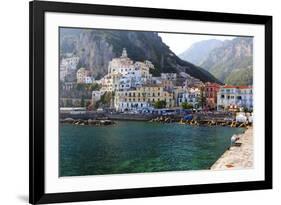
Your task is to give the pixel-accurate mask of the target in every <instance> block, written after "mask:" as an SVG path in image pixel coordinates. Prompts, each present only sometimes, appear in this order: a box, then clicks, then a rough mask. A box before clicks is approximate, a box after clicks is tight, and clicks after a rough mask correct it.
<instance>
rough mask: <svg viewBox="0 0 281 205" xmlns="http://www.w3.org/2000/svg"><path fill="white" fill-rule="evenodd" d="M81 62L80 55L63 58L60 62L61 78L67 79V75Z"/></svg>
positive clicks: (62, 79)
mask: <svg viewBox="0 0 281 205" xmlns="http://www.w3.org/2000/svg"><path fill="white" fill-rule="evenodd" d="M78 62H79V57H75V56H74V57H67V58H63V59H62V60H61V62H60V80H61V81H65V77H66V76H67V75H68V74H70V73H72V72H75V70H76V69H77V65H78Z"/></svg>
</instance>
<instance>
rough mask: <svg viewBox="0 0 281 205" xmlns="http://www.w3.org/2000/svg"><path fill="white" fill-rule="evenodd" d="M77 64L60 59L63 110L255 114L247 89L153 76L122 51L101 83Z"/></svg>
mask: <svg viewBox="0 0 281 205" xmlns="http://www.w3.org/2000/svg"><path fill="white" fill-rule="evenodd" d="M78 62H79V58H78V57H76V56H71V55H69V56H67V57H65V58H62V59H61V62H60V81H61V91H60V93H61V96H60V106H61V109H63V108H65V107H70V108H71V107H72V108H74V107H80V108H85V109H86V110H89V111H106V110H110V111H111V112H119V113H132V114H134V113H135V114H143V113H153V112H162V113H165V112H168V111H173V110H176V109H186V110H188V109H189V110H193V111H245V112H246V111H252V110H253V88H252V86H251V85H249V86H232V85H220V84H217V83H211V82H206V83H203V82H202V81H200V80H199V79H196V78H193V77H191V76H189V75H188V74H186V73H184V74H178V73H161V75H160V76H158V77H155V76H152V74H151V70H153V69H155V67H154V65H153V64H152V62H150V61H148V60H145V61H143V62H140V61H136V62H134V61H133V60H131V59H130V58H129V57H128V54H127V51H126V48H124V49H123V52H122V54H121V56H120V57H119V58H113V59H112V60H111V61H110V62H109V65H108V72H107V74H106V75H105V76H103V77H102V78H100V79H95V78H94V77H93V76H94V75H93V71H92V70H91V69H89V68H84V67H80V68H78ZM184 75H185V76H184ZM183 76H184V77H185V78H184V80H182V79H183ZM179 79H180V80H179ZM79 89H80V90H83V92H77V93H78V94H73V93H75V92H73V90H78V91H79ZM68 93H72V96H70V95H68ZM79 93H80V94H79ZM81 93H82V94H81Z"/></svg>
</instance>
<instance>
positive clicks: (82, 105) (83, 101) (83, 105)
mask: <svg viewBox="0 0 281 205" xmlns="http://www.w3.org/2000/svg"><path fill="white" fill-rule="evenodd" d="M80 105H81V107H85V97H84V95H82V98H81V103H80Z"/></svg>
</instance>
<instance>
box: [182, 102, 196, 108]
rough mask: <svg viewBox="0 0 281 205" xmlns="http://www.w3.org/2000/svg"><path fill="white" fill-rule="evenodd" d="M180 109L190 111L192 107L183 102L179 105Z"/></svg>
mask: <svg viewBox="0 0 281 205" xmlns="http://www.w3.org/2000/svg"><path fill="white" fill-rule="evenodd" d="M181 107H182V109H192V108H193V105H192V104H190V103H187V102H183V103H182V104H181Z"/></svg>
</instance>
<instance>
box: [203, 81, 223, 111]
mask: <svg viewBox="0 0 281 205" xmlns="http://www.w3.org/2000/svg"><path fill="white" fill-rule="evenodd" d="M220 87H221V86H220V85H219V84H217V83H210V82H207V83H205V87H204V95H205V98H206V101H205V109H208V110H214V109H216V108H217V93H218V91H219V90H220Z"/></svg>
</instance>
